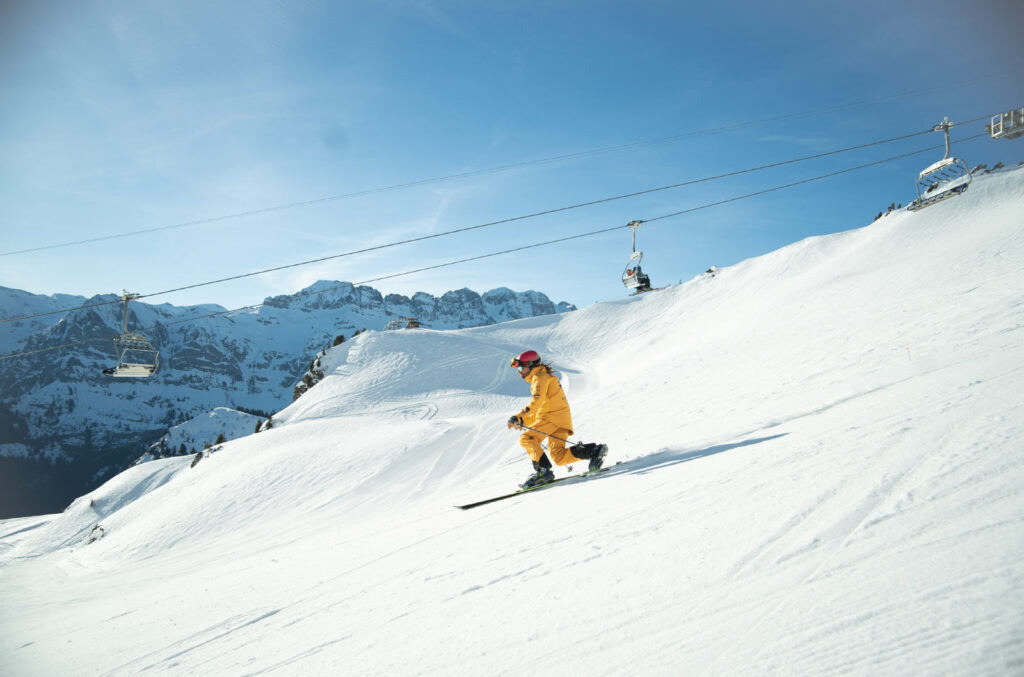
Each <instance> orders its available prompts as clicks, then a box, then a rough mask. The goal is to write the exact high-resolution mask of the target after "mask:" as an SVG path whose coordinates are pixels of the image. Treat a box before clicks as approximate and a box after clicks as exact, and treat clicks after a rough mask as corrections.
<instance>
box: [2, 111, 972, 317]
mask: <svg viewBox="0 0 1024 677" xmlns="http://www.w3.org/2000/svg"><path fill="white" fill-rule="evenodd" d="M984 119H987V117H985V116H983V117H979V118H974V119H972V120H968V121H966V122H963V123H959V124H970V123H973V122H977V121H979V120H984ZM933 131H934V129H932V128H929V129H927V130H924V131H920V132H913V133H910V134H904V135H901V136H896V137H893V138H891V139H884V140H881V141H873V142H870V143H864V144H859V145H856V146H850V147H847V148H840V149H836V150H831V151H826V152H824V153H816V154H814V155H807V156H804V157H800V158H794V159H791V160H784V161H781V162H773V163H769V164H766V165H760V166H758V167H751V168H747V169H740V170H736V171H732V172H727V173H724V174H717V175H714V176H707V177H703V178H699V179H692V180H690V181H684V182H681V183H675V184H671V185H667V186H660V187H657V188H649V189H646V190H642V191H636V192H633V193H626V194H623V195H616V196H612V197H607V198H601V199H598V200H591V201H588V202H582V203H578V204H574V205H568V206H564V207H555V208H553V209H547V210H543V211H539V212H533V213H531V214H524V215H521V216H514V217H510V218H507V219H499V220H497V221H490V222H487V223H482V224H477V225H473V226H465V227H463V228H456V229H453V230H449V231H445V232H442V233H433V234H431V235H422V236H419V237H414V238H409V239H406V240H400V241H397V242H390V243H386V244H382V245H376V246H374V247H367V248H364V249H357V250H352V251H348V252H342V253H340V254H332V255H330V256H323V257H319V258H316V259H309V260H306V261H299V262H297V263H290V264H286V265H283V266H275V267H273V268H266V269H263V270H257V271H253V272H249V273H242V274H240V275H233V276H230V277H225V278H220V279H216V280H210V281H207V282H198V283H196V284H191V285H186V286H183V287H176V288H173V289H165V290H163V291H158V292H152V293H149V294H139V295H138V296H137V297H136V298H140V299H142V298H151V297H154V296H161V295H164V294H171V293H175V292H179V291H186V290H190V289H197V288H199V287H207V286H211V285H214V284H221V283H223V282H231V281H234V280H240V279H245V278H248V277H255V276H257V275H266V274H268V273H273V272H278V271H282V270H287V269H291V268H298V267H302V266H307V265H312V264H314V263H322V262H324V261H330V260H333V259H339V258H344V257H348V256H355V255H357V254H366V253H369V252H373V251H378V250H381V249H388V248H391V247H397V246H401V245H405V244H412V243H415V242H422V241H424V240H431V239H435V238H439V237H445V236H447V235H455V234H459V233H465V232H469V231H472V230H479V229H482V228H488V227H491V226H496V225H501V224H505V223H512V222H515V221H522V220H526V219H531V218H536V217H539V216H547V215H550V214H557V213H559V212H565V211H570V210H573V209H580V208H582V207H591V206H594V205H598V204H604V203H607V202H614V201H617V200H624V199H627V198H631V197H639V196H641V195H648V194H651V193H656V192H660V191H665V190H672V189H675V188H683V187H686V186H692V185H695V184H699V183H706V182H709V181H716V180H720V179H725V178H731V177H734V176H740V175H742V174H750V173H753V172H758V171H763V170H765V169H773V168H776V167H782V166H785V165H790V164H796V163H798V162H806V161H808V160H815V159H820V158H823V157H828V156H831V155H838V154H840V153H846V152H849V151H853V150H861V149H864V148H870V147H872V146H879V145H883V144H886V143H892V142H894V141H902V140H905V139H909V138H913V137H915V136H921V135H924V134H930V133H931V132H933ZM985 135H986V134H978V135H975V136H971V137H967V138H964V139H960V140H959V142H964V141H970V140H973V139H976V138H979V137H981V136H985ZM940 147H941V146H936V147H932V148H927V149H924V150H921V151H914V152H912V153H909V154H906V155H900V156H897V157H895V158H889V159H887V160H881V161H879V162H878V163H874V164H880V163H882V162H889V161H892V160H897V159H901V158H903V157H907V156H908V155H915V154H917V153H922V152H925V151H926V150H934V149H935V148H940ZM865 166H871V165H865ZM843 171H850V170H843ZM839 173H843V172H839ZM834 175H835V174H829V175H826V176H834ZM811 180H814V179H809V181H811ZM805 182H806V181H805ZM787 187H788V186H787ZM765 192H771V191H770V190H769V191H765ZM758 194H760V193H758ZM716 204H719V203H716ZM658 218H667V217H664V216H663V217H658ZM117 303H121V300H120V299H118V300H114V301H101V302H98V303H91V304H86V305H82V306H78V307H74V308H65V309H62V310H50V311H46V312H43V313H35V314H31V315H21V316H18V317H12V318H0V324H4V323H7V322H18V321H22V320H30V319H35V318H39V317H46V316H49V315H59V314H63V313H70V312H75V311H79V310H87V309H90V308H98V307H102V306H108V305H114V304H117ZM243 309H244V308H243ZM239 310H242V309H239ZM229 312H235V311H229Z"/></svg>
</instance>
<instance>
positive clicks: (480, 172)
mask: <svg viewBox="0 0 1024 677" xmlns="http://www.w3.org/2000/svg"><path fill="white" fill-rule="evenodd" d="M1010 75H1012V73H1002V74H997V75H993V76H989V77H988V78H982V79H981V80H967V81H964V82H960V83H955V84H953V85H941V86H937V87H931V88H925V89H919V90H912V91H908V92H903V93H900V94H893V95H889V96H884V97H878V98H875V99H866V100H863V101H854V102H851V103H845V104H836V105H833V106H826V107H825V108H819V109H816V110H810V111H803V112H799V113H786V114H784V115H776V116H774V117H769V118H763V119H761V120H751V121H749V122H739V123H733V124H730V125H723V126H720V127H711V128H708V129H702V130H696V131H691V132H683V133H680V134H672V135H669V136H662V137H656V138H652V139H645V140H641V141H634V142H631V143H624V144H619V145H614V146H604V147H601V148H592V149H589V150H583V151H577V152H574V153H565V154H562V155H553V156H550V157H546V158H539V159H534V160H524V161H522V162H513V163H510V164H507V165H499V166H497V167H489V168H486V169H476V170H471V171H467V172H459V173H456V174H448V175H445V176H439V177H433V178H428V179H419V180H417V181H409V182H405V183H399V184H394V185H390V186H383V187H379V188H368V189H365V190H360V191H354V192H351V193H343V194H340V195H331V196H327V197H320V198H314V199H311V200H301V201H297V202H289V203H286V204H281V205H274V206H271V207H263V208H259V209H250V210H246V211H242V212H236V213H232V214H223V215H220V216H212V217H208V218H203V219H194V220H191V221H184V222H181V223H175V224H170V225H166V226H156V227H153V228H144V229H141V230H134V231H129V232H125V233H113V234H111V235H103V236H99V237H94V238H88V239H84V240H75V241H72V242H62V243H57V244H50V245H42V246H38V247H30V248H27V249H20V250H15V251H9V252H0V257H3V256H16V255H18V254H29V253H32V252H38V251H46V250H49V249H60V248H64V247H73V246H77V245H83V244H92V243H95V242H105V241H108V240H114V239H120V238H124V237H134V236H137V235H146V234H149V233H158V232H161V231H166V230H175V229H178V228H185V227H188V226H197V225H202V224H209V223H217V222H220V221H228V220H232V219H240V218H245V217H249V216H258V215H260V214H268V213H271V212H277V211H284V210H288V209H297V208H300V207H309V206H312V205H316V204H323V203H325V202H335V201H338V200H345V199H350V198H354V197H361V196H364V195H372V194H375V193H383V192H389V191H394V190H402V189H405V188H414V187H416V186H423V185H429V184H433V183H441V182H444V181H452V180H456V179H464V178H469V177H473V176H484V175H487V174H495V173H498V172H503V171H507V170H510V169H521V168H524V167H533V166H538V165H543V164H550V163H554V162H561V161H564V160H575V159H579V158H583V157H589V156H592V155H601V154H605V153H613V152H618V151H622V150H629V149H631V148H640V147H644V146H653V145H657V144H661V143H667V142H670V141H677V140H680V139H686V138H696V137H701V136H710V135H713V134H719V133H722V132H728V131H733V130H737V129H744V128H747V127H754V126H758V125H764V124H768V123H771V122H782V121H785V120H794V119H799V118H804V117H810V116H812V115H819V114H821V113H828V112H832V111H837V110H843V109H845V108H852V107H856V106H863V105H869V104H873V103H880V102H883V101H889V100H892V99H898V98H902V97H906V96H913V95H916V94H924V93H928V92H931V91H935V90H942V89H946V88H949V87H959V86H963V85H967V84H973V83H975V82H979V81H984V80H991V79H1003V78H1006V77H1009V76H1010ZM985 119H988V116H983V117H980V118H976V119H974V120H969V121H967V122H964V123H960V124H969V123H971V122H977V121H979V120H985Z"/></svg>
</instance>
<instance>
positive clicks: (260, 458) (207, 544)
mask: <svg viewBox="0 0 1024 677" xmlns="http://www.w3.org/2000/svg"><path fill="white" fill-rule="evenodd" d="M1022 215H1024V170H1014V171H1003V172H997V173H993V174H991V175H988V176H981V177H977V178H976V179H975V181H974V182H973V183H972V185H971V188H970V190H969V191H967V193H965V194H964V195H963V196H961V197H958V198H955V199H952V200H948V201H946V202H943V203H940V204H938V205H935V206H933V207H929V208H928V209H925V210H922V211H920V212H915V213H907V212H902V211H901V212H895V213H893V214H891V215H890V216H887V217H885V218H882V219H880V220H878V221H877V222H875V223H873V224H872V225H870V226H868V227H865V228H862V229H859V230H854V231H850V232H846V233H840V234H836V235H831V236H827V237H819V238H812V239H809V240H805V241H802V242H798V243H796V244H793V245H791V246H789V247H786V248H784V249H781V250H779V251H777V252H774V253H772V254H769V255H767V256H763V257H760V258H757V259H752V260H749V261H746V262H744V263H741V264H739V265H736V266H733V267H730V268H725V269H721V270H720V271H719V273H718V275H717V276H716V277H711V276H704V277H699V278H697V279H694V280H691V281H690V282H688V283H685V284H682V285H679V286H677V287H672V288H669V289H665V290H662V291H658V292H652V293H649V294H645V295H641V296H637V297H632V298H625V299H621V300H617V301H610V302H607V303H602V304H597V305H595V306H592V307H589V308H587V309H585V310H582V311H578V312H575V313H569V314H563V315H552V316H547V317H539V318H530V319H523V320H518V321H514V322H507V323H504V324H500V325H495V326H491V327H483V328H477V329H465V330H458V331H445V332H442V331H434V330H411V331H405V332H368V333H365V334H361V335H360V336H358V337H356V338H355V339H353V340H351V341H347V342H346V343H344V344H342V345H340V346H338V347H336V348H334V349H332V350H330V351H328V353H327V354H326V355H325V356H324V357H323V358H322V360H321V364H322V367H323V369H324V371H325V374H326V378H324V380H323V381H322V382H320V383H319V384H318V385H317V386H316V387H315V388H313V389H312V390H310V391H309V392H308V393H307V394H305V395H304V396H303V397H301V398H300V399H299V400H297V401H296V402H295V403H294V404H292V405H291V406H290V407H288V408H286V409H285V410H283V411H282V412H280V413H279V414H276V415H275V416H274V421H275V427H274V428H273V429H271V430H267V431H265V432H261V433H259V434H254V435H249V436H247V437H244V438H241V439H238V440H235V441H233V442H229V443H227V444H225V445H224V448H223V450H222V451H219V452H218V453H216V454H214V455H212V456H210V458H209V459H207V460H204V461H203V462H202V463H199V464H197V465H195V467H190V462H191V459H190V458H172V459H163V460H157V461H153V462H150V463H145V464H141V465H139V466H136V467H134V468H131V469H129V470H128V471H126V472H124V473H122V474H120V475H118V476H117V477H115V478H114V479H112V480H111V481H110V482H108V483H107V484H105V485H104V486H103V487H101V488H99V489H97V490H96V491H94V492H92V493H90V494H89V495H86V496H83V497H82V498H80V499H79V500H78V501H76V502H75V503H74V504H73V505H72V506H70V507H69V508H68V510H67V511H65V512H64V513H63V514H61V515H55V516H47V517H40V518H24V519H19V520H8V521H5V522H0V582H2V584H0V608H2V614H0V655H2V656H4V664H5V673H6V674H11V675H39V674H47V675H50V674H76V675H85V674H88V675H136V674H152V675H157V674H175V675H178V674H210V675H213V674H216V675H271V674H274V675H320V674H367V675H370V674H373V675H376V674H388V675H394V674H400V675H404V674H426V675H442V674H466V675H478V674H486V675H499V674H508V675H519V674H538V673H539V674H551V675H554V674H560V675H561V674H642V675H730V676H732V675H832V674H857V675H908V676H914V677H919V676H921V675H972V676H973V675H1019V674H1021V672H1022V670H1024V592H1022V590H1024V455H1022V454H1021V444H1020V440H1021V438H1022V437H1024V388H1022V387H1021V383H1022V381H1024V331H1022V330H1024V218H1022ZM526 348H534V349H536V350H538V351H539V352H540V353H541V354H542V355H543V356H545V357H546V358H548V359H549V360H550V361H551V362H552V363H553V364H554V365H555V366H556V367H557V368H558V369H559V371H560V373H561V379H562V382H563V384H564V386H565V389H566V391H567V393H568V396H569V399H570V401H571V403H572V406H573V417H574V421H575V424H576V429H577V433H578V438H579V439H583V440H587V441H604V442H606V443H607V444H608V445H609V446H610V448H611V451H610V453H609V457H608V464H609V465H612V464H615V465H612V467H611V469H610V470H609V471H608V472H606V473H604V474H602V475H599V476H597V477H594V478H590V479H587V480H585V481H581V482H577V483H565V484H560V485H555V486H553V487H551V488H549V489H546V490H543V491H540V492H537V493H533V494H529V495H526V496H521V497H517V498H513V499H511V500H508V501H504V502H500V503H494V504H490V505H487V506H483V507H480V508H477V509H474V510H471V511H460V510H456V509H454V508H453V507H452V506H453V505H456V504H461V503H464V502H468V501H471V500H474V499H481V498H486V497H488V496H490V495H494V494H497V493H503V492H506V491H508V490H509V489H511V488H513V487H514V486H515V485H516V484H517V483H518V482H520V481H521V480H523V479H524V478H525V477H526V475H527V474H528V473H529V470H530V467H529V463H528V461H527V460H526V458H525V454H524V453H523V452H522V450H521V449H520V448H519V447H518V445H517V444H516V436H515V434H514V433H512V432H510V431H508V430H507V429H506V427H505V425H504V422H505V420H506V419H507V418H508V416H509V415H511V414H513V413H515V412H516V411H518V410H519V409H520V407H521V406H522V405H523V404H524V403H525V400H526V398H527V396H528V389H527V387H526V385H525V384H524V383H523V382H522V381H520V380H519V379H518V377H517V376H516V375H515V374H514V373H513V370H511V369H509V367H508V361H509V358H510V357H511V356H512V355H514V354H517V353H518V352H519V351H521V350H524V349H526ZM576 471H577V472H578V471H579V468H577V469H576ZM559 472H564V469H561V470H560V471H559ZM97 525H99V528H97ZM90 541H91V542H90Z"/></svg>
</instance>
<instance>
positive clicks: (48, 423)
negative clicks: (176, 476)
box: [0, 281, 575, 518]
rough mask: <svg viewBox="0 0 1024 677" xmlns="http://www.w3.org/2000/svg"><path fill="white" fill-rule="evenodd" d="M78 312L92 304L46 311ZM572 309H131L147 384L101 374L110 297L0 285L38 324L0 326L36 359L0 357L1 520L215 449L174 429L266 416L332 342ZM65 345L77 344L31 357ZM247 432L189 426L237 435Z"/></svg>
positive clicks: (527, 304) (512, 297)
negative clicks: (147, 365)
mask: <svg viewBox="0 0 1024 677" xmlns="http://www.w3.org/2000/svg"><path fill="white" fill-rule="evenodd" d="M82 306H93V307H87V308H83V309H81V310H74V311H71V312H66V313H59V314H54V315H43V314H44V313H50V312H53V311H58V310H63V309H67V308H78V307H82ZM571 310H575V306H572V305H571V304H567V303H559V304H557V305H556V304H554V303H552V302H551V300H550V299H549V298H548V297H547V296H546V295H544V294H542V293H540V292H536V291H525V292H514V291H512V290H510V289H506V288H498V289H492V290H491V291H488V292H486V293H484V294H479V293H477V292H475V291H472V290H470V289H459V290H456V291H450V292H448V293H446V294H444V295H442V296H440V297H436V296H433V295H431V294H426V293H422V292H421V293H417V294H414V295H413V296H412V297H411V298H410V297H406V296H401V295H398V294H389V295H387V296H383V295H382V294H381V293H380V292H379V291H377V290H376V289H374V288H372V287H366V286H358V287H354V286H352V285H351V284H349V283H346V282H331V281H320V282H317V283H316V284H314V285H312V286H310V287H308V288H306V289H303V290H302V291H300V292H297V293H295V294H291V295H283V296H274V297H271V298H268V299H266V300H265V301H264V303H263V305H262V306H260V307H259V308H258V309H254V310H249V311H240V312H236V313H231V314H228V313H227V311H226V309H224V308H222V307H221V306H217V305H200V306H187V307H180V306H174V305H170V304H161V305H150V304H146V303H142V302H139V301H135V302H132V303H131V304H129V314H128V325H129V329H130V330H131V331H139V332H141V333H142V334H144V335H145V336H146V337H147V338H148V339H149V340H150V341H151V342H152V344H153V346H154V347H155V348H156V349H158V350H159V351H160V367H159V369H158V371H157V372H156V374H155V375H153V376H152V377H150V378H147V379H112V378H110V377H109V376H105V375H104V374H103V373H102V372H103V369H104V368H107V367H110V366H112V365H113V364H115V363H116V358H115V355H114V350H113V343H112V339H113V338H114V337H115V336H117V335H118V334H120V333H121V324H122V306H121V305H120V303H119V302H118V297H117V296H115V295H103V296H95V297H92V298H85V297H82V296H72V295H66V294H58V295H53V296H41V295H36V294H31V293H28V292H25V291H20V290H17V289H9V288H5V287H0V318H12V317H23V316H29V315H40V316H39V317H34V318H31V319H25V320H19V321H17V322H5V323H2V324H0V356H3V355H12V354H16V353H32V354H28V355H25V356H23V357H18V358H15V359H9V360H3V361H0V482H2V488H3V491H0V518H4V517H12V516H18V515H25V514H34V513H41V512H55V511H60V510H62V509H63V508H64V507H65V506H66V505H67V503H68V502H70V501H71V500H72V499H73V498H74V497H76V496H78V495H81V494H82V493H85V492H86V491H88V490H89V489H91V488H93V487H94V486H96V485H97V484H99V483H100V482H102V481H104V480H105V479H107V478H109V477H111V476H112V475H114V474H116V473H117V472H119V471H121V470H122V469H124V468H125V467H126V466H128V465H130V464H131V463H132V462H133V461H135V460H136V459H138V458H139V457H140V456H143V454H144V453H148V454H150V457H152V456H159V455H165V454H166V453H177V452H179V451H180V450H181V448H182V447H183V446H184V447H186V451H187V452H192V451H197V450H198V449H194V448H192V447H190V446H189V444H186V443H185V440H190V444H191V443H194V444H196V445H199V444H200V442H205V443H213V442H214V440H212V439H211V440H205V441H204V440H201V439H198V438H197V437H196V435H192V434H184V433H182V432H181V430H182V429H180V428H179V430H178V432H176V433H173V434H172V433H169V430H170V429H171V428H173V427H177V426H180V425H181V424H183V423H186V422H188V421H190V420H192V419H197V418H198V419H201V420H205V417H206V416H207V415H208V414H210V412H214V410H217V412H218V413H217V414H216V417H217V418H221V419H222V418H224V417H225V412H224V411H223V410H224V409H225V408H226V409H231V410H238V411H242V412H247V413H249V414H250V415H252V416H256V417H264V418H265V417H267V416H269V415H270V414H272V413H273V412H276V411H278V410H280V409H282V408H283V407H285V406H287V405H288V404H290V403H291V402H292V399H293V397H294V396H295V386H296V385H297V384H299V383H300V379H301V378H302V377H303V374H304V373H305V372H306V371H307V370H308V369H309V368H310V364H311V361H312V360H313V359H314V358H315V356H316V354H317V353H318V352H320V351H321V350H323V349H324V348H326V347H328V346H330V345H332V343H334V342H335V341H337V340H339V337H345V338H350V337H351V336H352V334H354V333H355V332H357V331H360V330H363V329H367V330H382V329H384V328H385V327H386V326H388V325H391V326H395V325H404V324H405V323H404V322H403V320H404V319H405V318H416V319H417V320H419V322H420V323H422V326H423V327H425V328H429V329H459V328H464V327H475V326H484V325H490V324H495V323H499V322H505V321H508V320H515V319H520V318H525V317H535V316H539V315H550V314H554V313H561V312H567V311H571ZM203 316H206V317H203ZM199 317H203V319H195V320H193V319H192V318H199ZM395 320H399V321H398V322H395ZM65 344H77V345H74V346H72V347H69V348H62V349H59V350H49V351H45V352H35V353H33V352H32V351H39V350H44V349H47V348H52V347H54V346H61V345H65ZM229 418H230V417H229ZM236 418H237V417H236ZM250 422H251V421H249V420H247V421H246V425H243V426H239V425H238V424H237V423H236V424H235V425H234V427H231V426H228V427H226V428H225V427H224V426H220V427H218V426H211V425H208V424H200V425H192V426H186V429H198V430H222V431H223V430H241V428H243V427H249V426H248V424H249V423H250ZM251 427H252V428H253V429H254V428H255V426H254V425H252V426H251ZM200 448H201V446H200Z"/></svg>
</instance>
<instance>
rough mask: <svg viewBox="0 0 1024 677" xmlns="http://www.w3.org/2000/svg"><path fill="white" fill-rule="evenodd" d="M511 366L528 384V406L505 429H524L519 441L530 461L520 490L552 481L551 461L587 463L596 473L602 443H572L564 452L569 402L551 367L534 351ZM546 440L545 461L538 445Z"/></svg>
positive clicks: (602, 452) (604, 448) (569, 423)
mask: <svg viewBox="0 0 1024 677" xmlns="http://www.w3.org/2000/svg"><path fill="white" fill-rule="evenodd" d="M512 366H513V367H514V368H516V369H518V370H519V376H520V377H522V379H523V380H524V381H529V383H530V394H531V399H530V403H529V404H527V405H526V406H525V407H523V410H522V411H520V412H519V413H518V414H516V415H515V416H512V417H510V418H509V419H508V427H509V428H510V429H511V428H516V429H517V430H524V429H525V428H532V429H533V430H525V431H524V433H523V435H522V436H521V437H520V438H519V444H520V445H522V447H523V449H525V450H526V453H527V454H529V456H530V460H531V461H533V469H534V470H535V471H536V472H534V474H533V475H530V477H529V478H527V480H526V481H525V482H524V483H523V484H522V485H521V486H522V488H523V489H528V488H530V487H535V486H539V485H541V484H547V483H548V482H551V481H553V480H554V479H555V476H554V473H552V472H551V461H552V460H553V461H554V462H555V464H556V465H569V464H570V463H573V462H575V461H584V460H589V461H590V468H589V469H590V470H592V471H593V470H598V469H600V467H601V463H602V461H603V459H604V456H605V454H606V453H608V447H607V446H605V445H604V444H575V445H573V446H572V447H569V448H568V449H567V448H566V446H565V442H566V438H567V437H569V436H570V435H572V434H573V432H572V413H571V412H570V411H569V400H567V399H566V397H565V393H564V392H563V391H562V385H561V384H560V383H559V382H558V378H557V377H556V376H555V374H554V372H552V371H551V366H550V365H548V364H547V363H545V362H542V361H541V359H540V355H538V354H537V351H535V350H527V351H526V352H524V353H522V354H520V355H519V357H515V358H512ZM545 437H547V440H548V452H550V454H551V458H550V459H548V456H547V454H545V453H544V448H543V447H542V446H541V442H542V441H543V440H544V438H545Z"/></svg>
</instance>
